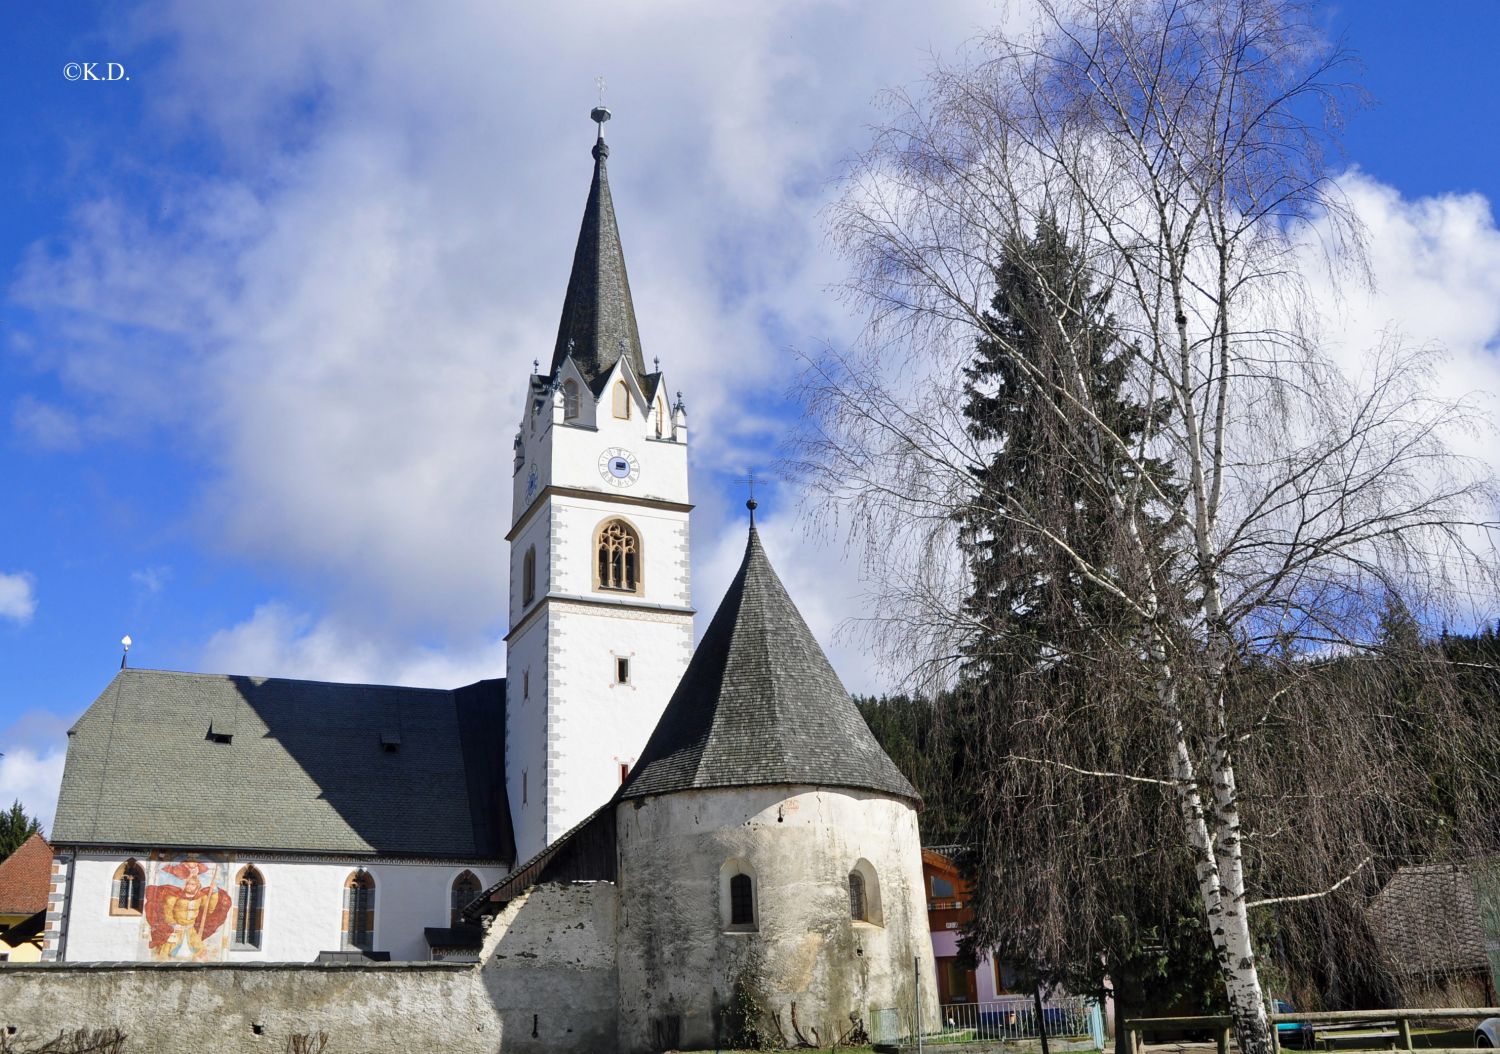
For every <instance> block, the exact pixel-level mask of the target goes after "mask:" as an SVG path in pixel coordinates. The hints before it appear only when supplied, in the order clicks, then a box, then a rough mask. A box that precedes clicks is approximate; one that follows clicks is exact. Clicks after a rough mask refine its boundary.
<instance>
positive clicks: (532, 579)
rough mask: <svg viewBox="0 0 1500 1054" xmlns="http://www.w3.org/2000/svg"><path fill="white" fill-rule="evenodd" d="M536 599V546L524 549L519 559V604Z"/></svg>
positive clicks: (528, 602)
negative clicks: (524, 552) (522, 556)
mask: <svg viewBox="0 0 1500 1054" xmlns="http://www.w3.org/2000/svg"><path fill="white" fill-rule="evenodd" d="M535 599H536V546H534V545H533V546H531V547H530V548H529V549H527V550H526V556H525V557H524V558H522V560H521V604H522V605H523V606H524V605H526V604H530V603H531V602H532V601H533V600H535Z"/></svg>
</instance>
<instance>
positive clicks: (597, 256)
mask: <svg viewBox="0 0 1500 1054" xmlns="http://www.w3.org/2000/svg"><path fill="white" fill-rule="evenodd" d="M607 157H609V147H608V146H606V145H605V143H604V139H603V137H600V139H599V141H598V142H597V143H596V144H595V145H594V178H593V182H592V183H591V184H590V185H589V198H588V203H587V204H585V205H584V207H583V223H582V224H581V225H580V227H579V230H578V247H577V248H576V249H575V250H574V252H573V270H572V273H570V274H569V275H568V292H567V294H566V296H564V298H563V309H562V319H561V320H560V321H559V323H558V327H557V345H556V347H555V348H554V349H553V352H552V369H551V371H550V372H551V375H552V376H554V377H555V376H556V375H557V368H558V367H559V366H561V365H562V363H563V360H564V359H565V358H567V357H568V356H569V355H570V354H571V355H572V356H573V361H574V362H576V363H577V364H578V368H579V369H580V370H582V371H583V374H584V376H585V377H586V378H588V381H589V383H590V384H596V383H598V381H599V379H600V378H601V377H602V376H603V375H604V374H606V373H608V372H609V371H610V368H611V367H612V366H614V364H615V363H616V362H617V361H619V359H620V358H621V357H622V356H624V357H625V358H627V359H628V360H629V362H630V365H631V368H633V369H634V370H635V375H636V376H637V377H641V376H643V375H644V374H645V372H646V360H645V358H644V356H643V355H642V353H641V334H640V329H639V328H638V327H637V325H636V321H635V305H634V304H633V303H632V302H631V299H630V279H629V278H628V277H627V276H626V274H625V252H624V250H623V249H621V247H620V227H619V224H618V223H617V222H616V221H615V206H614V201H613V199H612V198H611V197H610V193H609V172H608V171H607V169H606V167H605V159H606V158H607Z"/></svg>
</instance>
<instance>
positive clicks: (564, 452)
mask: <svg viewBox="0 0 1500 1054" xmlns="http://www.w3.org/2000/svg"><path fill="white" fill-rule="evenodd" d="M568 381H572V382H573V383H574V384H575V385H576V386H577V387H576V390H577V391H578V393H579V399H578V411H579V412H578V414H577V416H575V417H573V418H572V419H568V418H567V417H566V414H565V405H564V396H563V384H564V383H566V382H568ZM619 383H624V384H625V385H626V386H627V390H628V392H629V402H630V416H629V417H628V418H623V419H622V418H618V417H616V416H615V413H614V409H615V385H616V384H619ZM599 388H600V390H601V391H602V395H600V396H599V397H598V398H597V399H596V398H595V396H594V394H593V389H592V388H591V387H590V386H589V385H588V384H586V383H585V381H584V379H583V376H582V374H580V373H579V372H578V371H577V369H576V367H575V366H574V365H573V363H572V362H571V360H570V361H568V362H565V363H564V364H563V366H562V367H561V368H560V370H559V375H558V377H557V383H556V384H555V385H550V384H547V383H544V382H542V381H541V379H539V378H534V379H533V382H532V385H531V388H530V390H529V391H528V396H527V405H526V409H525V410H524V411H523V417H522V422H521V429H520V432H519V435H518V440H519V442H518V444H517V457H516V459H515V471H514V477H515V478H514V494H515V502H514V509H515V514H514V519H513V526H512V529H511V532H510V534H509V540H510V543H511V596H510V625H511V632H510V635H509V636H508V638H507V657H506V666H507V681H506V696H507V700H506V755H507V756H506V778H507V781H508V788H507V789H508V792H509V797H510V804H511V812H512V815H513V816H514V818H515V831H516V853H517V862H518V863H519V862H524V861H525V860H527V859H529V858H530V857H531V856H532V855H534V854H535V853H537V852H538V851H540V850H541V849H542V848H544V847H545V846H546V845H547V844H548V843H549V842H551V841H553V840H555V839H556V838H557V837H558V836H559V835H561V834H563V833H564V832H566V831H567V830H568V829H569V828H570V827H572V826H573V825H574V824H576V823H577V822H578V821H579V820H581V819H583V818H584V817H585V816H587V815H588V814H589V813H591V812H593V811H594V810H595V809H597V808H598V807H599V806H601V805H603V804H604V803H605V802H606V801H608V799H609V797H610V795H612V794H613V793H614V792H615V790H616V788H618V787H619V785H620V782H621V768H620V766H621V765H625V766H631V765H634V763H635V760H636V758H637V757H638V756H639V754H640V751H641V749H642V747H644V746H645V742H646V738H647V736H649V735H650V733H651V730H652V728H654V727H655V726H656V722H657V721H658V719H659V718H660V717H661V713H662V710H663V708H665V706H666V703H667V700H668V699H669V698H670V697H671V694H672V691H673V689H675V688H676V686H677V682H678V680H679V679H680V678H681V677H682V673H683V671H684V670H685V669H686V668H687V663H688V660H689V659H690V658H691V657H692V639H693V610H692V606H691V602H692V601H691V570H690V540H689V524H688V515H689V512H690V511H691V508H692V506H691V505H690V504H689V503H688V474H687V442H686V431H685V429H678V430H677V432H676V435H677V437H678V438H674V430H673V426H672V418H673V415H672V413H671V407H670V404H668V403H667V401H666V395H665V392H661V393H659V395H658V397H657V398H656V399H653V400H652V401H651V402H649V403H648V402H647V400H646V397H645V396H646V393H645V391H644V390H643V388H642V384H641V381H640V380H639V379H638V378H637V377H636V376H635V375H634V373H633V371H631V370H630V369H629V367H628V366H626V365H625V363H624V362H623V361H622V362H620V363H617V364H616V365H615V366H614V368H613V369H612V370H611V372H610V373H609V375H608V376H607V377H606V378H604V379H603V382H602V383H601V384H600V385H599ZM658 432H660V434H658ZM621 452H624V453H623V455H622V454H621ZM618 456H625V457H626V458H627V459H628V460H629V461H630V463H631V469H630V472H629V474H628V475H627V477H626V478H625V479H623V480H622V479H620V478H619V477H617V476H615V475H614V474H613V473H611V472H610V471H609V466H608V462H609V461H610V460H612V459H613V458H614V457H618ZM612 519H622V520H624V521H625V522H626V523H627V524H629V525H630V526H631V527H632V528H633V529H634V530H635V531H636V533H637V535H638V536H639V540H640V556H639V560H640V581H641V588H640V589H639V590H638V591H637V592H636V593H633V594H627V593H622V592H619V591H612V590H607V589H601V588H600V586H599V583H598V581H597V548H596V539H597V535H598V531H599V529H600V527H601V525H603V524H604V523H606V522H607V521H610V520H612ZM528 552H534V554H535V555H534V560H535V578H534V596H533V598H532V600H531V602H530V603H527V602H526V601H525V599H524V587H525V562H526V559H527V553H528ZM621 658H623V659H627V660H628V662H629V679H628V681H627V682H625V683H619V682H618V681H617V673H618V667H617V664H616V660H617V659H621Z"/></svg>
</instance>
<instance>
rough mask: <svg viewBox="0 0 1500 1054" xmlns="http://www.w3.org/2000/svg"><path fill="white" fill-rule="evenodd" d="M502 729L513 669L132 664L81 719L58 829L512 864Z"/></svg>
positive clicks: (93, 836) (123, 840)
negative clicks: (454, 680)
mask: <svg viewBox="0 0 1500 1054" xmlns="http://www.w3.org/2000/svg"><path fill="white" fill-rule="evenodd" d="M504 728H505V682H504V681H499V680H496V681H480V682H478V683H476V684H473V685H469V686H468V687H465V688H460V689H458V690H456V691H438V690H433V689H423V688H401V687H391V686H387V685H361V684H330V683H325V682H321V681H295V680H282V679H277V678H263V677H231V676H221V675H210V674H190V673H172V672H168V671H163V670H136V669H128V670H121V671H120V673H119V674H118V676H116V677H115V679H114V681H113V682H111V683H110V685H109V687H107V688H106V689H105V690H104V692H103V693H102V694H101V695H100V696H99V698H98V699H97V700H95V701H94V704H93V705H92V706H90V707H89V709H88V710H87V711H86V712H85V713H84V715H83V717H81V718H79V720H78V723H77V724H76V725H74V726H73V728H72V729H70V730H69V732H68V758H67V764H66V766H65V768H64V770H63V781H62V789H61V793H60V795H59V798H58V804H57V819H56V822H55V823H54V825H53V830H52V840H53V842H54V843H57V844H62V843H73V844H113V845H140V846H161V847H168V846H181V847H185V848H198V849H211V848H237V849H260V850H271V851H274V850H282V851H300V852H319V853H356V854H357V853H380V854H385V855H410V856H433V857H458V858H464V859H483V860H499V861H503V862H506V863H509V862H510V861H511V860H512V859H513V857H514V855H515V844H514V841H513V838H512V835H511V830H510V810H509V807H508V806H507V804H506V798H505V774H504V771H503V764H504V761H503V759H504V757H505V746H504V735H505V732H504ZM226 736H227V737H228V742H215V741H214V737H218V738H220V739H222V738H224V737H226ZM391 748H394V749H391Z"/></svg>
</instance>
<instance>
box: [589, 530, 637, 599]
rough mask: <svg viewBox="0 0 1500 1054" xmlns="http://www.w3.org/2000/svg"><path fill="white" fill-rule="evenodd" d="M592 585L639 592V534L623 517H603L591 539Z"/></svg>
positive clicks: (598, 587)
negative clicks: (593, 551)
mask: <svg viewBox="0 0 1500 1054" xmlns="http://www.w3.org/2000/svg"><path fill="white" fill-rule="evenodd" d="M595 546H596V549H597V553H598V559H597V560H596V561H595V566H594V588H595V589H601V590H614V591H618V592H622V593H637V594H638V593H640V592H641V536H640V535H639V534H638V533H637V532H636V529H635V528H634V527H632V526H630V524H628V523H626V522H625V521H624V520H606V521H605V522H604V523H603V524H601V525H600V527H599V534H598V536H597V538H596V539H595Z"/></svg>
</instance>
